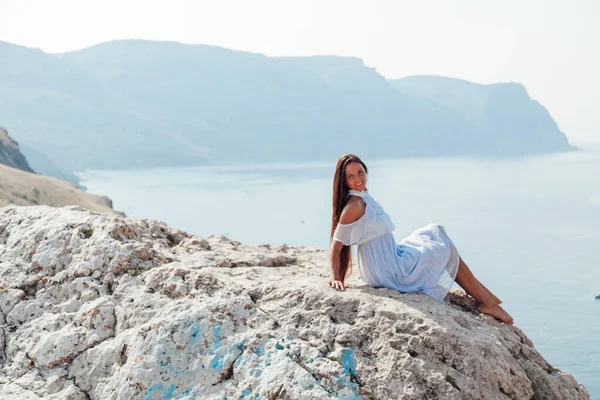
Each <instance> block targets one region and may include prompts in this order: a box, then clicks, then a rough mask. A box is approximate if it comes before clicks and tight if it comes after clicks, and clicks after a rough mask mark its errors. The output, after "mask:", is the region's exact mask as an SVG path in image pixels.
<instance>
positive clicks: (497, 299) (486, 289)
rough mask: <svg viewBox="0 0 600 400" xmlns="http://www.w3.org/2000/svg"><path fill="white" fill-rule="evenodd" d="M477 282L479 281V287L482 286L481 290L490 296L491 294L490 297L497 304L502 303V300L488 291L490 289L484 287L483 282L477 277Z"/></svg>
mask: <svg viewBox="0 0 600 400" xmlns="http://www.w3.org/2000/svg"><path fill="white" fill-rule="evenodd" d="M475 279H477V278H475ZM477 282H479V284H480V285H481V287H482V288H483V290H485V291H486V292H488V294H489V295H490V296H492V298H493V299H494V301H495V302H496V303H498V304H502V300H500V299H499V298H497V297H496V295H495V294H494V293H492V292H491V291H490V289H488V288H486V287H485V286H483V283H481V282H480V281H479V279H477Z"/></svg>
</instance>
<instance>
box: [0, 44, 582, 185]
mask: <svg viewBox="0 0 600 400" xmlns="http://www.w3.org/2000/svg"><path fill="white" fill-rule="evenodd" d="M0 59H1V60H2V61H1V62H0V120H1V121H4V122H5V124H6V126H8V127H9V128H10V129H11V130H12V131H13V132H15V135H17V134H18V136H17V139H18V140H19V141H20V142H21V143H22V144H24V145H25V146H26V148H27V149H29V151H30V152H31V153H32V154H33V152H37V153H40V154H43V155H44V156H45V157H47V158H48V160H49V161H50V162H51V163H54V164H56V165H57V166H58V167H59V169H60V170H62V171H64V172H65V173H72V172H74V171H81V170H84V169H110V168H137V167H161V166H163V167H164V166H183V165H198V164H206V163H215V162H216V163H227V162H270V161H292V160H296V161H299V160H323V159H325V160H332V159H333V160H335V159H336V158H337V157H339V155H340V154H342V153H345V152H354V153H357V154H359V155H361V156H363V157H366V158H379V157H382V158H392V157H403V156H430V155H467V154H486V155H511V154H523V153H537V152H544V151H564V150H569V149H570V146H569V144H568V141H567V139H566V137H565V135H564V134H562V132H560V131H559V130H558V129H557V128H556V124H555V123H554V121H553V120H552V118H551V117H550V116H549V115H548V114H547V112H546V114H544V113H543V112H542V111H540V110H537V111H536V110H535V107H534V106H532V104H537V103H535V102H534V101H532V100H530V99H529V98H528V96H527V95H526V92H525V91H524V89H522V87H521V90H520V93H519V90H517V89H516V88H515V87H512V86H511V88H508V87H505V86H502V85H499V86H498V90H491V89H490V88H489V87H488V88H487V89H486V90H487V93H488V94H487V96H486V99H487V100H486V102H485V104H484V105H481V104H480V102H478V100H477V98H476V96H475V99H473V100H470V101H472V103H473V104H472V105H473V107H474V109H473V110H470V109H469V104H466V105H463V106H460V107H456V106H453V105H451V104H447V102H444V101H440V99H439V98H437V97H435V96H427V95H423V94H422V93H413V92H411V91H409V90H402V89H401V88H399V86H401V85H399V84H397V83H396V82H392V84H391V85H390V83H389V82H388V81H386V80H385V79H384V78H383V77H382V76H381V75H379V74H378V73H377V72H376V71H375V70H374V69H372V68H367V67H365V66H364V64H363V62H362V60H360V59H357V58H350V57H333V56H315V57H280V58H273V57H266V56H264V55H261V54H253V53H246V52H238V51H232V50H227V49H223V48H219V47H213V46H203V45H184V44H180V43H173V42H152V41H142V40H123V41H114V42H108V43H104V44H100V45H97V46H93V47H90V48H87V49H83V50H80V51H76V52H71V53H65V54H59V55H56V54H46V53H43V52H42V51H40V50H35V49H29V48H24V47H21V46H16V45H12V44H8V43H3V42H0ZM392 86H393V87H392ZM519 87H520V86H519ZM492 92H493V95H490V93H492ZM514 99H519V101H520V103H518V106H516V105H515V104H514V103H513V101H514ZM522 106H526V108H527V107H529V108H531V109H532V110H533V111H531V112H529V111H528V112H527V114H526V115H521V114H519V113H518V112H517V111H519V110H521V109H522V108H521V107H522ZM537 106H538V108H540V109H541V110H543V111H545V110H544V109H543V107H541V106H539V104H538V105H537ZM477 107H480V108H482V107H483V109H484V110H485V111H483V112H482V111H481V110H480V109H478V108H477ZM529 108H527V109H528V110H529ZM482 113H483V117H482ZM507 115H509V116H511V117H510V118H509V120H506V119H505V117H506V116H507ZM508 122H510V123H509V124H508V125H507V123H508ZM532 128H535V129H533V130H532ZM517 132H518V134H517ZM519 141H521V142H522V146H519V143H518V142H519ZM36 168H37V165H36ZM45 168H46V167H43V166H42V164H40V172H42V173H45V171H44V169H45ZM54 173H55V172H54Z"/></svg>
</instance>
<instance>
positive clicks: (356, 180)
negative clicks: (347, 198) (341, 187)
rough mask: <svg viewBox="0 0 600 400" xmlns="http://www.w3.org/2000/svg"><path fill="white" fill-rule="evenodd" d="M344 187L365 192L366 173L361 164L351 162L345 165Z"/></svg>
mask: <svg viewBox="0 0 600 400" xmlns="http://www.w3.org/2000/svg"><path fill="white" fill-rule="evenodd" d="M346 185H347V186H348V189H350V190H367V172H366V171H365V168H364V167H363V166H362V164H361V163H359V162H356V161H352V162H351V163H349V164H348V165H346Z"/></svg>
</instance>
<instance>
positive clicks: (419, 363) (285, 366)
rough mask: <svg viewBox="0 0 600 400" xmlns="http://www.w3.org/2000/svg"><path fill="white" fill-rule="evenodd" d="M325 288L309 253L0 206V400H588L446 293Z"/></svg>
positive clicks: (513, 336)
mask: <svg viewBox="0 0 600 400" xmlns="http://www.w3.org/2000/svg"><path fill="white" fill-rule="evenodd" d="M327 277H328V268H327V255H326V251H325V250H323V249H318V248H313V247H303V246H301V247H288V246H286V245H281V246H279V247H272V246H270V245H267V244H264V245H259V246H245V245H243V244H241V243H239V242H236V241H234V240H231V239H228V238H226V237H224V236H220V235H214V236H209V237H207V238H202V237H198V236H192V235H189V234H187V233H185V232H182V231H178V230H175V229H172V228H170V227H168V226H166V225H165V224H163V223H160V222H157V221H152V220H135V219H131V218H123V217H119V216H115V215H108V214H99V213H94V212H90V211H84V210H81V209H79V208H76V207H66V208H51V207H46V206H35V207H18V206H8V207H4V208H2V209H0V288H1V289H0V350H1V351H0V365H1V367H2V368H1V373H0V397H2V398H11V397H10V396H12V398H27V399H38V398H48V399H172V398H177V399H194V398H197V399H222V398H231V399H233V398H235V399H240V398H257V399H258V398H260V399H299V398H311V399H339V398H345V399H424V398H431V399H434V398H439V399H441V398H444V399H482V398H483V399H506V398H507V397H508V398H512V399H531V398H536V399H587V398H589V395H588V394H587V391H586V390H585V388H584V387H583V386H581V385H579V384H578V383H577V382H576V381H575V380H574V379H573V377H571V376H570V375H568V374H566V373H565V372H563V371H561V370H559V369H556V368H554V367H553V366H551V365H549V364H548V362H546V361H545V360H544V358H543V357H542V356H541V355H540V354H539V353H538V352H537V351H536V350H535V348H534V346H533V344H532V343H531V341H530V340H529V339H528V338H527V337H526V336H525V335H524V334H523V332H522V331H521V330H520V329H519V328H517V327H515V326H507V325H503V324H500V323H498V322H497V321H496V320H494V319H492V318H491V317H487V316H483V315H479V314H478V313H476V312H475V311H474V310H475V307H474V305H473V303H472V302H471V301H470V300H469V299H468V298H466V297H465V296H464V295H462V294H460V293H455V294H451V295H450V301H449V302H448V304H446V305H443V304H440V303H438V302H436V301H435V300H433V299H431V298H429V297H427V296H425V295H421V294H401V293H398V292H395V291H391V290H387V289H374V288H370V287H367V286H365V285H364V284H362V283H361V281H360V280H359V279H358V278H357V277H353V278H351V279H350V284H351V285H352V288H351V289H350V290H348V291H345V292H336V291H333V290H332V289H331V288H329V286H328V285H327ZM16 396H18V397H16Z"/></svg>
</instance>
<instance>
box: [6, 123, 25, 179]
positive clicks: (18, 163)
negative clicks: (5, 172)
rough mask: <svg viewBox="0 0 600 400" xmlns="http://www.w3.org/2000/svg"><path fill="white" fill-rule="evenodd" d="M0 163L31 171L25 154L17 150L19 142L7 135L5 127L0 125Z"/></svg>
mask: <svg viewBox="0 0 600 400" xmlns="http://www.w3.org/2000/svg"><path fill="white" fill-rule="evenodd" d="M0 164H4V165H8V166H9V167H13V168H17V169H20V170H23V171H27V172H33V170H32V169H31V167H30V166H29V164H27V160H26V159H25V156H23V154H21V152H20V151H19V144H18V143H17V142H15V141H14V140H13V139H11V137H10V136H8V132H7V131H6V129H4V128H2V127H0Z"/></svg>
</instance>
